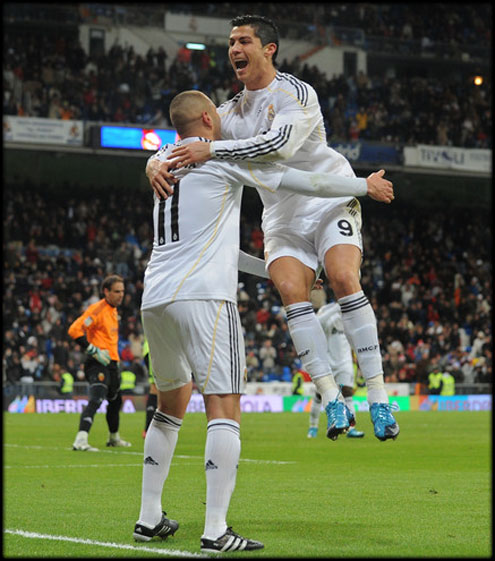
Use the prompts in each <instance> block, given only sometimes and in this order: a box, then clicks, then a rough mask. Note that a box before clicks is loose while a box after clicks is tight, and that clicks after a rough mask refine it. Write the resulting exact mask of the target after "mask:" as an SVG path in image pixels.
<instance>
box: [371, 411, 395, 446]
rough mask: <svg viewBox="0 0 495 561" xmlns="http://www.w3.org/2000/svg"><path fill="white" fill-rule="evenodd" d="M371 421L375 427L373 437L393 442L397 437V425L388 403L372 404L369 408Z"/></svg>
mask: <svg viewBox="0 0 495 561" xmlns="http://www.w3.org/2000/svg"><path fill="white" fill-rule="evenodd" d="M370 413H371V421H372V422H373V425H374V427H375V436H376V437H377V438H378V440H381V441H385V440H387V439H389V438H392V439H393V440H395V439H396V438H397V436H398V435H399V425H398V424H397V422H396V420H395V419H394V416H393V415H392V407H391V405H390V404H388V403H373V404H372V405H371V407H370Z"/></svg>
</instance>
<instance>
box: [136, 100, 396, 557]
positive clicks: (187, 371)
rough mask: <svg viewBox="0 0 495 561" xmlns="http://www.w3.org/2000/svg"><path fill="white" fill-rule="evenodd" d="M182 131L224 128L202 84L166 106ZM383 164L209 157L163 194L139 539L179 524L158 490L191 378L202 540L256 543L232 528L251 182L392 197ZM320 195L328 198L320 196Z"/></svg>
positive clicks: (157, 224)
mask: <svg viewBox="0 0 495 561" xmlns="http://www.w3.org/2000/svg"><path fill="white" fill-rule="evenodd" d="M170 117H171V120H172V122H173V123H174V126H175V127H176V128H177V131H178V132H179V134H180V136H181V140H180V141H179V142H178V143H177V144H176V145H175V146H174V145H172V146H165V147H164V148H163V149H162V150H160V153H159V154H158V158H162V159H166V158H167V156H168V155H169V154H170V153H171V151H172V150H173V149H174V148H175V147H176V146H184V145H188V144H189V143H192V142H194V141H197V140H198V139H200V138H203V139H204V140H206V141H211V140H214V139H216V138H220V117H219V115H218V113H217V111H216V108H215V105H214V104H213V102H212V101H211V100H210V99H209V98H208V97H207V96H205V95H204V94H202V93H201V92H198V91H189V92H182V93H181V94H179V95H178V96H176V97H175V98H174V100H173V101H172V103H171V105H170ZM382 175H383V173H375V174H371V176H370V177H369V178H367V179H360V178H342V177H338V176H335V175H331V174H321V173H320V174H316V173H308V172H302V171H300V170H295V169H291V168H287V167H285V166H280V165H278V164H257V165H253V164H251V163H250V162H243V163H241V164H233V163H229V162H213V161H212V162H207V163H205V164H202V165H195V164H193V165H191V166H186V167H185V168H184V169H181V170H179V171H178V173H177V177H178V178H179V182H178V183H177V184H176V185H175V190H174V194H173V196H172V197H171V198H167V199H163V198H161V197H159V196H157V195H156V194H155V197H154V207H153V224H154V241H153V250H152V254H151V257H150V261H149V263H148V266H147V268H146V271H145V275H144V291H143V297H142V303H141V314H142V321H143V327H144V332H145V336H146V339H147V340H148V343H149V349H150V356H151V361H152V365H153V374H154V378H155V382H156V387H157V389H158V408H157V410H156V412H155V414H154V416H153V420H152V421H151V424H150V426H149V428H148V431H147V433H146V438H145V443H144V466H143V482H142V495H141V510H140V515H139V519H138V521H137V522H136V525H135V528H134V534H133V535H134V538H135V539H136V540H138V541H149V540H151V539H153V538H154V537H160V538H166V537H167V536H169V535H173V534H174V533H175V532H176V531H177V529H178V523H177V521H175V520H171V519H169V518H167V517H166V515H165V512H163V511H162V507H161V497H162V491H163V486H164V483H165V480H166V478H167V476H168V471H169V468H170V463H171V460H172V457H173V454H174V450H175V445H176V443H177V438H178V432H179V430H180V427H181V425H182V420H183V418H184V415H185V412H186V408H187V404H188V402H189V399H190V396H191V390H192V379H191V372H192V375H193V377H194V382H195V383H196V385H197V387H198V388H199V390H200V391H201V393H202V394H203V397H204V401H205V410H206V416H207V421H208V424H207V437H206V445H205V473H206V488H207V493H206V517H205V526H204V532H203V535H202V537H201V550H202V551H204V552H218V551H223V552H225V551H241V550H245V551H250V550H255V549H261V548H262V547H263V544H262V543H261V542H258V541H255V540H250V539H248V538H243V537H242V536H240V535H239V534H237V533H235V532H233V530H232V528H231V527H227V523H226V514H227V510H228V506H229V502H230V497H231V495H232V492H233V490H234V487H235V480H236V473H237V464H238V461H239V456H240V395H241V394H242V393H243V391H244V383H245V370H246V368H245V352H244V341H243V336H242V326H241V323H240V319H239V313H238V309H237V281H238V265H239V219H240V207H241V199H242V188H243V185H250V186H253V187H257V188H259V189H261V190H266V191H267V192H276V191H277V189H279V188H280V189H289V190H294V191H297V192H299V193H305V192H306V193H308V194H312V195H313V194H314V193H317V194H319V195H320V196H326V197H331V196H335V195H341V194H342V193H349V192H352V193H354V194H355V195H357V196H359V195H363V194H365V193H368V194H370V196H373V197H375V198H376V199H377V200H381V201H383V202H390V200H391V199H392V198H393V189H392V185H391V183H390V182H389V181H387V180H385V179H383V178H382ZM322 200H323V199H322Z"/></svg>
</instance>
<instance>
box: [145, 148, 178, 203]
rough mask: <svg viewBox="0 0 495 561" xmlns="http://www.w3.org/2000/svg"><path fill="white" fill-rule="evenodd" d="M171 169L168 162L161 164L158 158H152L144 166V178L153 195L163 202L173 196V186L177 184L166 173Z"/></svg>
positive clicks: (170, 175)
mask: <svg viewBox="0 0 495 561" xmlns="http://www.w3.org/2000/svg"><path fill="white" fill-rule="evenodd" d="M171 167H172V166H171V164H170V162H163V161H161V160H159V159H158V158H152V159H150V160H148V163H147V164H146V177H147V178H148V180H149V182H150V185H151V187H152V189H153V191H154V192H155V194H156V195H157V196H158V197H160V198H162V199H164V200H166V199H168V197H169V196H172V195H173V194H174V188H173V185H174V183H176V182H177V179H176V178H175V177H174V176H173V175H172V174H171V173H170V172H169V171H168V170H169V169H170V168H171Z"/></svg>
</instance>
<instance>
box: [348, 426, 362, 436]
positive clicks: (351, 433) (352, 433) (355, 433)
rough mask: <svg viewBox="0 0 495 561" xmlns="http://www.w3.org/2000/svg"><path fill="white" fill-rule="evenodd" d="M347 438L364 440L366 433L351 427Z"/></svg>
mask: <svg viewBox="0 0 495 561" xmlns="http://www.w3.org/2000/svg"><path fill="white" fill-rule="evenodd" d="M346 436H347V438H363V436H364V432H362V431H360V430H357V429H355V428H354V427H351V428H350V429H349V431H348V433H347V434H346Z"/></svg>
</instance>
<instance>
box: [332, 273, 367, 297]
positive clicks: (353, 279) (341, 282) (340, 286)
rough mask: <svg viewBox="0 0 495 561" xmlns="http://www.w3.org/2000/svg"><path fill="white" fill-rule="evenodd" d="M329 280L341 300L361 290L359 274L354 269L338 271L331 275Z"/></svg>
mask: <svg viewBox="0 0 495 561" xmlns="http://www.w3.org/2000/svg"><path fill="white" fill-rule="evenodd" d="M328 280H329V283H330V286H331V288H332V290H333V291H334V293H335V294H336V296H337V297H338V298H341V297H342V296H347V295H349V294H354V293H355V292H358V291H359V290H361V284H360V282H359V273H358V272H356V271H355V270H353V269H350V268H349V269H345V268H342V269H337V270H334V271H332V272H330V273H329V276H328Z"/></svg>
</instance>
